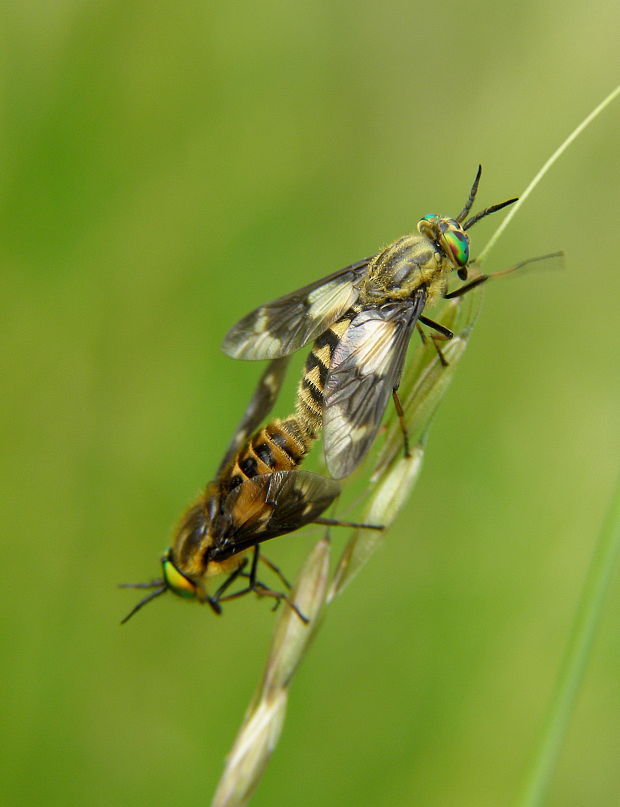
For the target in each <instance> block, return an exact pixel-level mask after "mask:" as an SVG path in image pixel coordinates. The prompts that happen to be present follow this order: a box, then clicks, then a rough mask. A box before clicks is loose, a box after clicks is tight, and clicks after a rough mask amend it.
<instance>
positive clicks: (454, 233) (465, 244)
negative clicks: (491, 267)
mask: <svg viewBox="0 0 620 807" xmlns="http://www.w3.org/2000/svg"><path fill="white" fill-rule="evenodd" d="M457 226H458V225H457ZM442 242H443V245H444V248H445V247H448V249H449V250H450V253H451V255H452V259H453V260H454V263H455V264H456V265H457V266H465V264H466V263H467V261H468V260H469V239H468V238H467V235H466V234H465V233H464V232H463V230H461V228H460V227H459V228H458V230H457V229H456V228H453V227H450V228H448V229H447V230H446V232H445V233H443V238H442Z"/></svg>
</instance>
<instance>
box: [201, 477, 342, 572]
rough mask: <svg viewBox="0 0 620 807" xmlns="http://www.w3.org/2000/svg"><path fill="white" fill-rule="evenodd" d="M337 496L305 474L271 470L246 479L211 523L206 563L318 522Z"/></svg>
mask: <svg viewBox="0 0 620 807" xmlns="http://www.w3.org/2000/svg"><path fill="white" fill-rule="evenodd" d="M339 493H340V484H339V483H338V482H336V480H334V479H329V478H328V477H325V476H320V475H319V474H313V473H311V472H310V471H297V470H295V471H274V472H273V473H271V474H260V475H259V476H254V477H252V479H246V480H245V481H244V482H242V483H241V484H240V485H238V486H237V487H236V488H234V490H232V491H231V492H230V493H229V494H228V496H227V497H226V499H225V500H224V503H223V507H222V513H221V515H219V516H218V517H217V518H216V519H215V520H214V522H213V525H212V534H213V536H214V544H213V548H212V549H211V552H210V557H211V559H212V560H217V561H220V560H225V559H226V558H228V557H230V556H231V555H235V554H236V553H237V552H240V551H241V550H243V549H247V548H248V547H250V546H254V545H255V544H258V543H261V542H262V541H267V540H269V539H270V538H275V537H276V536H277V535H284V534H285V533H287V532H293V531H294V530H298V529H300V527H303V526H305V525H306V524H309V523H310V522H312V521H314V520H315V519H316V518H318V517H319V516H320V515H321V513H322V512H323V511H324V510H325V509H326V508H327V507H329V505H330V504H331V503H332V502H333V501H334V499H335V498H336V497H337V496H338V494H339Z"/></svg>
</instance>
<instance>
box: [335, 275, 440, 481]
mask: <svg viewBox="0 0 620 807" xmlns="http://www.w3.org/2000/svg"><path fill="white" fill-rule="evenodd" d="M425 302H426V292H425V290H424V289H419V290H418V291H417V292H416V293H415V295H414V297H413V298H412V299H409V300H401V301H398V302H393V303H384V304H383V305H381V306H379V307H377V308H374V309H370V310H368V311H362V312H361V313H360V314H358V315H357V316H356V317H355V319H354V320H353V321H352V322H351V324H350V325H349V327H348V328H347V330H346V331H345V333H344V334H343V336H342V339H341V340H340V342H339V343H338V345H337V347H336V349H335V350H334V353H333V355H332V361H331V366H330V369H329V374H328V376H327V382H326V384H325V393H324V394H325V399H324V400H325V425H324V430H325V431H324V444H325V460H326V463H327V469H328V471H329V473H330V474H331V475H332V476H333V477H334V478H335V479H342V477H344V476H347V475H348V474H350V473H351V472H352V471H353V470H354V469H355V468H356V467H357V465H358V464H359V462H361V460H362V459H363V457H364V455H365V454H366V452H367V451H368V449H369V447H370V445H371V443H372V441H373V440H374V438H375V435H376V433H377V430H378V428H379V426H380V424H381V419H382V418H383V413H384V412H385V407H386V406H387V402H388V399H389V398H390V396H391V394H392V391H393V390H394V389H397V388H398V385H399V383H400V377H401V374H402V371H403V363H404V361H405V355H406V353H407V347H408V345H409V337H410V335H411V331H412V329H413V328H414V326H415V323H416V321H417V319H418V317H419V316H420V314H421V313H422V310H423V308H424V303H425Z"/></svg>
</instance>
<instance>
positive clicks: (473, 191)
mask: <svg viewBox="0 0 620 807" xmlns="http://www.w3.org/2000/svg"><path fill="white" fill-rule="evenodd" d="M481 174H482V166H481V165H479V166H478V170H477V171H476V178H475V179H474V184H473V185H472V186H471V190H470V192H469V199H468V200H467V204H466V205H465V207H464V208H463V209H462V210H461V212H460V213H459V214H458V216H457V217H456V220H457V221H458V222H459V224H460V223H461V222H462V221H463V219H464V218H465V216H466V215H467V214H468V213H469V211H470V210H471V206H472V205H473V203H474V201H475V199H476V194H477V193H478V183H479V182H480V175H481ZM465 229H467V228H465Z"/></svg>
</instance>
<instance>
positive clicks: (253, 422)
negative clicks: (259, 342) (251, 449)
mask: <svg viewBox="0 0 620 807" xmlns="http://www.w3.org/2000/svg"><path fill="white" fill-rule="evenodd" d="M288 362H289V359H288V357H285V358H281V359H274V360H273V361H271V362H269V365H268V367H267V369H266V370H265V372H264V373H263V374H262V376H261V377H260V381H259V382H258V384H257V386H256V389H255V390H254V395H253V396H252V400H251V401H250V403H249V404H248V406H247V409H246V410H245V412H244V413H243V417H242V418H241V422H240V423H239V425H238V426H237V430H236V431H235V435H234V437H233V439H232V440H231V441H230V445H229V446H228V449H227V450H226V453H225V454H224V457H223V459H222V461H221V462H220V466H219V468H218V469H217V474H216V479H219V478H220V477H221V476H222V474H223V473H224V471H225V470H226V467H227V465H228V463H229V462H230V461H231V459H232V458H233V457H234V456H236V454H237V452H238V451H239V449H240V448H241V446H242V445H244V444H245V443H246V442H247V440H248V439H249V438H250V436H251V435H252V434H253V433H254V432H255V431H256V429H258V427H259V426H260V424H261V423H262V422H263V420H265V418H266V417H267V415H268V414H269V412H270V411H271V410H272V409H273V405H274V403H275V402H276V398H277V397H278V393H279V392H280V388H281V387H282V382H283V381H284V376H285V373H286V367H287V365H288Z"/></svg>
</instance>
